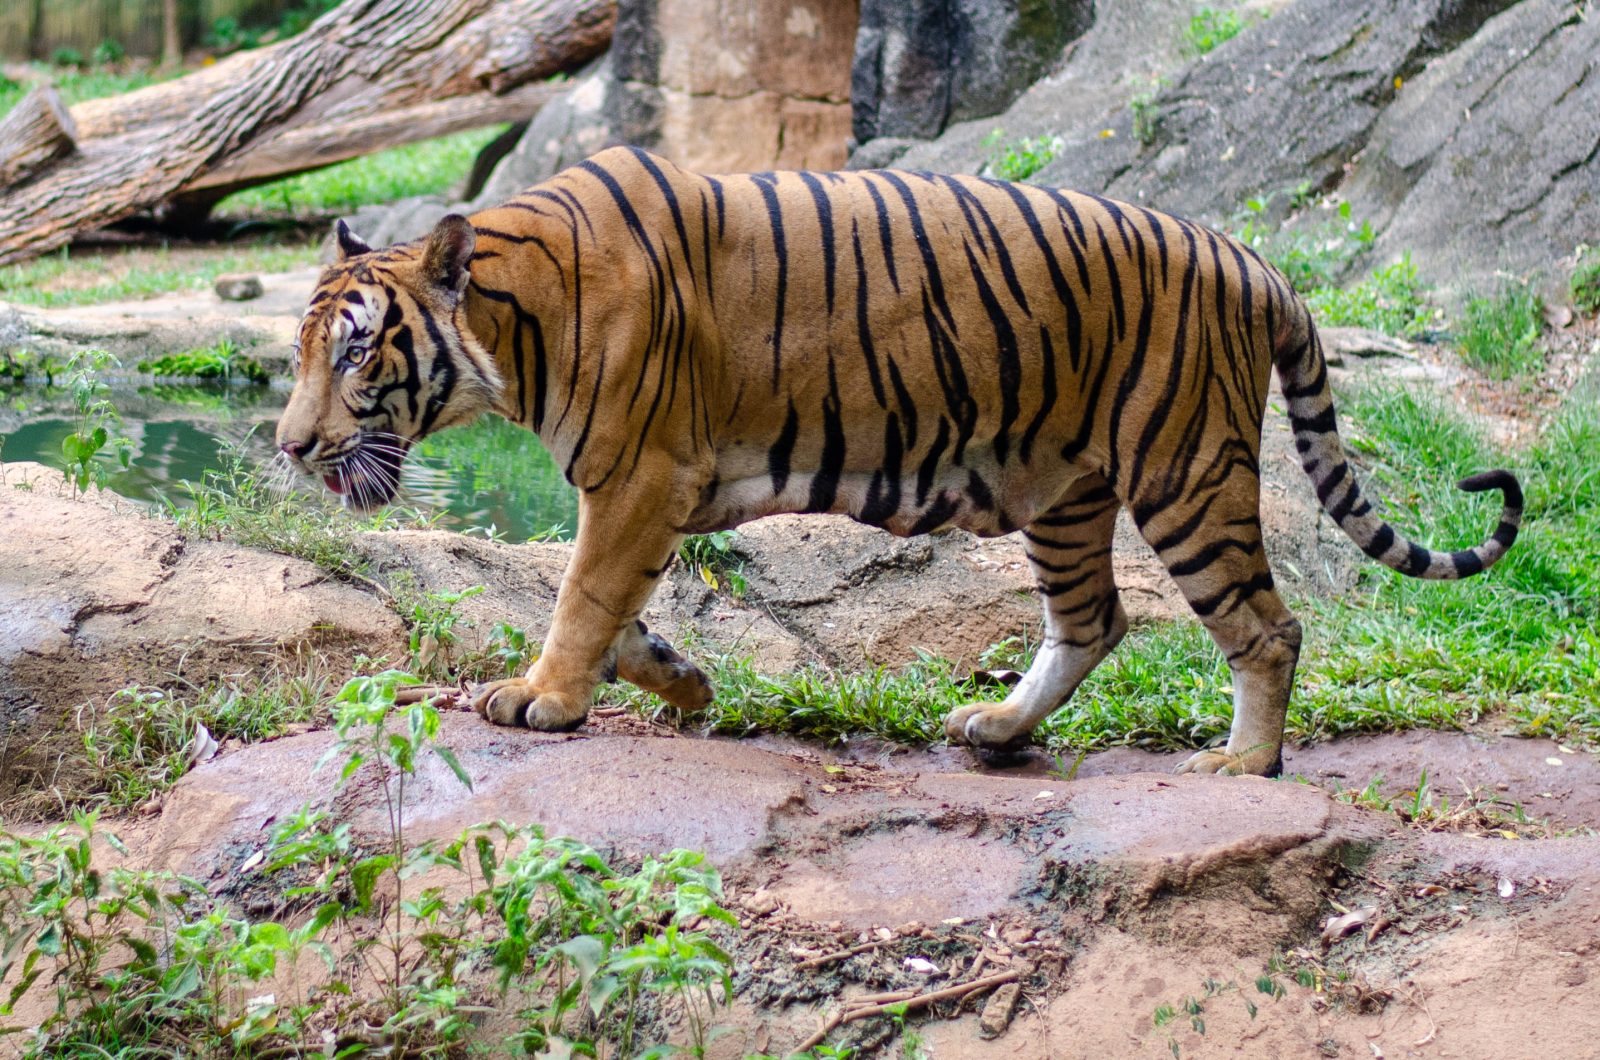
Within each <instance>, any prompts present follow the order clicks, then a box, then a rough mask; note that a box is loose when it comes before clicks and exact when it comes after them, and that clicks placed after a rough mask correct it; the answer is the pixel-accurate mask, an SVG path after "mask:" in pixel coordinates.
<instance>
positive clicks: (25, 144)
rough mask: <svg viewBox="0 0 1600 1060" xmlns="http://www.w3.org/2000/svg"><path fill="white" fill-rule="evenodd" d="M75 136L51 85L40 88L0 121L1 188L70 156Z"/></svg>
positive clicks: (67, 115) (24, 98) (58, 97)
mask: <svg viewBox="0 0 1600 1060" xmlns="http://www.w3.org/2000/svg"><path fill="white" fill-rule="evenodd" d="M76 139H77V133H76V131H75V130H74V128H73V124H72V116H71V115H70V114H68V113H67V108H66V107H64V106H62V105H61V94H60V93H59V92H57V91H56V89H55V86H54V85H40V86H39V87H38V88H36V89H34V90H33V91H32V92H29V93H28V94H27V95H26V96H23V97H22V99H21V101H20V102H18V103H17V105H16V106H15V107H12V108H11V112H10V113H9V114H7V115H6V116H5V117H3V118H0V188H6V187H10V186H11V185H12V184H16V183H18V182H20V181H22V180H24V179H26V178H28V177H31V176H33V175H34V174H35V173H38V172H39V171H40V170H42V169H44V168H45V167H46V166H48V165H49V164H50V163H51V162H54V161H55V160H56V159H58V158H61V157H63V156H65V155H70V154H71V153H72V152H73V150H74V148H76V146H77V144H76V142H75V141H76Z"/></svg>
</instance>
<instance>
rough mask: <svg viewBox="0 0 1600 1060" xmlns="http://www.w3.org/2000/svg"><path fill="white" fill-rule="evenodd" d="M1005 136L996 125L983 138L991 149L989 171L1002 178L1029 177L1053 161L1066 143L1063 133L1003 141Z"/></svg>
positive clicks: (1020, 178)
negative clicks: (1061, 134)
mask: <svg viewBox="0 0 1600 1060" xmlns="http://www.w3.org/2000/svg"><path fill="white" fill-rule="evenodd" d="M1004 136H1005V133H1004V132H1002V131H1001V130H999V129H996V130H995V131H994V132H992V133H990V134H989V135H988V136H986V137H984V140H983V146H984V147H986V148H988V149H989V165H988V171H989V173H990V174H991V175H992V176H994V177H996V178H998V179H1000V180H1027V179H1028V178H1029V177H1031V176H1033V175H1034V174H1035V173H1037V172H1039V170H1041V169H1043V168H1044V167H1045V166H1047V165H1049V164H1050V162H1051V161H1052V160H1053V159H1054V158H1055V157H1056V156H1057V155H1059V154H1060V153H1061V151H1062V148H1063V147H1065V146H1066V145H1065V144H1064V143H1063V141H1062V139H1061V137H1059V136H1024V137H1023V138H1022V139H1020V140H1014V141H1012V142H1010V143H1005V142H1003V138H1004Z"/></svg>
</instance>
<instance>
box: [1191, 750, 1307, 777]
mask: <svg viewBox="0 0 1600 1060" xmlns="http://www.w3.org/2000/svg"><path fill="white" fill-rule="evenodd" d="M1173 772H1175V773H1220V774H1222V775H1223V776H1227V777H1238V776H1245V775H1250V776H1258V777H1277V776H1281V775H1282V774H1283V755H1282V753H1281V752H1280V751H1279V749H1278V748H1276V747H1257V748H1252V749H1251V750H1249V751H1246V752H1244V753H1243V754H1232V753H1230V752H1228V751H1196V752H1195V753H1194V754H1192V755H1190V756H1189V757H1188V758H1186V759H1184V760H1183V761H1182V762H1180V763H1179V764H1178V768H1177V769H1175V770H1173Z"/></svg>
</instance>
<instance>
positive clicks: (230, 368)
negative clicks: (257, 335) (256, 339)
mask: <svg viewBox="0 0 1600 1060" xmlns="http://www.w3.org/2000/svg"><path fill="white" fill-rule="evenodd" d="M138 368H139V371H141V372H149V373H150V374H151V375H153V376H155V377H156V378H158V379H171V378H183V379H216V380H220V381H223V382H231V381H233V380H243V381H245V382H250V383H268V382H271V381H272V377H271V376H270V375H268V374H267V370H266V369H265V368H263V367H262V366H261V362H260V361H258V360H256V359H255V358H254V357H251V356H249V355H247V354H245V353H244V352H242V351H241V350H240V349H239V348H238V347H237V346H235V345H234V344H233V342H232V341H231V340H229V339H226V338H224V339H220V340H218V342H217V344H216V345H215V346H207V347H205V348H203V349H198V350H189V351H188V352H186V353H169V354H167V355H166V356H164V357H157V358H153V359H151V360H148V361H140V362H139V365H138Z"/></svg>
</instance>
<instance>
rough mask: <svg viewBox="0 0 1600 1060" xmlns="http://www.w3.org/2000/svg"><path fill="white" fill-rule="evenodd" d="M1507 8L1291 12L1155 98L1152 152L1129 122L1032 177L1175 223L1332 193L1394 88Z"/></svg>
mask: <svg viewBox="0 0 1600 1060" xmlns="http://www.w3.org/2000/svg"><path fill="white" fill-rule="evenodd" d="M1509 6H1511V0H1376V2H1373V3H1363V4H1352V3H1348V2H1347V0H1299V2H1298V3H1295V4H1292V5H1290V6H1289V7H1288V8H1286V9H1285V10H1283V11H1281V12H1279V13H1278V14H1276V15H1274V16H1273V17H1272V18H1270V19H1267V20H1266V21H1264V22H1260V23H1258V24H1256V25H1255V26H1253V27H1251V28H1249V29H1247V30H1245V31H1244V32H1243V33H1241V34H1240V35H1239V36H1237V37H1235V38H1234V39H1233V40H1231V41H1228V42H1227V43H1225V44H1223V45H1222V46H1220V47H1219V48H1217V49H1216V50H1215V51H1213V52H1211V53H1210V54H1209V55H1207V56H1205V57H1204V58H1203V59H1202V60H1200V61H1199V62H1196V63H1194V64H1193V65H1191V66H1190V67H1188V68H1187V70H1185V71H1184V73H1183V74H1182V75H1181V76H1179V77H1178V78H1177V79H1176V80H1175V82H1174V83H1173V84H1172V85H1171V86H1170V87H1168V88H1165V89H1163V90H1162V91H1161V92H1159V93H1158V94H1156V96H1155V97H1154V100H1153V101H1152V103H1151V106H1152V107H1153V108H1154V111H1153V115H1154V117H1153V121H1154V128H1153V130H1152V135H1151V136H1149V137H1148V139H1150V142H1149V143H1148V144H1146V143H1141V142H1140V141H1139V139H1138V137H1136V136H1135V135H1134V128H1133V115H1132V113H1131V111H1130V112H1125V113H1124V114H1122V115H1119V116H1118V118H1117V120H1116V121H1115V122H1114V123H1113V124H1112V125H1111V126H1110V128H1111V129H1112V130H1113V131H1114V132H1115V135H1114V136H1111V137H1105V138H1097V140H1096V143H1097V145H1098V149H1095V150H1078V151H1066V152H1063V154H1062V155H1061V156H1060V157H1058V158H1057V159H1056V160H1055V161H1054V162H1052V163H1051V164H1050V165H1048V166H1046V167H1045V168H1044V169H1043V170H1041V171H1040V172H1039V174H1038V176H1037V177H1036V178H1035V179H1036V180H1037V181H1038V182H1039V183H1043V184H1059V185H1063V186H1067V187H1087V188H1090V189H1099V190H1104V191H1106V192H1107V193H1108V194H1110V195H1112V196H1114V197H1116V198H1120V199H1125V200H1128V201H1131V202H1147V203H1149V204H1151V205H1159V206H1160V207H1161V208H1162V209H1165V210H1170V211H1172V212H1175V213H1180V214H1191V215H1196V216H1203V217H1213V218H1216V217H1225V216H1227V215H1229V214H1231V213H1233V212H1236V211H1238V210H1239V209H1240V207H1241V206H1242V205H1243V204H1244V202H1245V200H1246V199H1248V198H1250V197H1251V196H1253V195H1256V194H1258V193H1260V192H1262V191H1263V190H1275V189H1280V188H1293V187H1295V186H1297V185H1299V184H1302V183H1306V182H1309V183H1310V184H1311V186H1312V187H1314V188H1321V189H1324V190H1326V189H1329V188H1331V187H1333V186H1334V185H1335V184H1337V183H1338V181H1339V179H1340V178H1341V176H1342V175H1343V172H1344V166H1345V164H1346V163H1347V162H1348V161H1349V160H1350V158H1351V157H1352V156H1353V155H1354V154H1355V153H1356V152H1357V151H1359V150H1360V149H1361V147H1362V146H1363V145H1364V144H1365V142H1366V139H1367V136H1368V135H1369V133H1370V132H1371V130H1372V127H1373V126H1374V124H1376V122H1377V120H1378V116H1379V115H1380V113H1381V112H1382V110H1383V108H1384V107H1385V106H1387V105H1388V104H1389V103H1390V102H1391V101H1392V99H1393V98H1394V93H1395V84H1396V79H1397V78H1398V79H1401V80H1403V79H1404V78H1407V77H1410V76H1412V75H1413V74H1414V73H1416V71H1417V70H1419V69H1420V68H1421V67H1422V66H1423V64H1424V63H1426V62H1427V61H1428V60H1430V59H1432V58H1433V57H1435V56H1437V55H1440V54H1442V53H1443V52H1446V51H1448V50H1449V49H1450V48H1452V47H1454V46H1455V45H1457V44H1459V43H1461V42H1462V41H1464V40H1466V39H1467V38H1468V37H1470V36H1471V35H1472V34H1473V32H1475V31H1476V30H1477V29H1478V27H1479V26H1481V25H1482V24H1483V23H1484V22H1485V21H1486V20H1487V19H1488V18H1489V17H1491V16H1492V15H1494V14H1495V13H1496V12H1498V11H1500V10H1503V9H1504V8H1506V7H1509Z"/></svg>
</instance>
